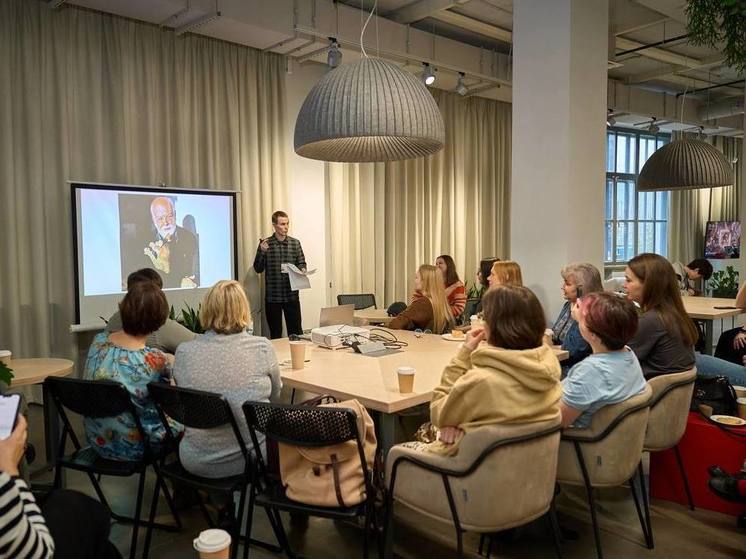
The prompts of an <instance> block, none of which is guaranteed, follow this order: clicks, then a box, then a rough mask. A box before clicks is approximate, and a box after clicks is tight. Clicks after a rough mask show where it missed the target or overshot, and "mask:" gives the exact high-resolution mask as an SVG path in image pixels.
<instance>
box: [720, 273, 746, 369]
mask: <svg viewBox="0 0 746 559" xmlns="http://www.w3.org/2000/svg"><path fill="white" fill-rule="evenodd" d="M736 307H738V308H739V309H746V282H744V283H743V284H742V285H741V287H740V289H739V290H738V294H737V295H736ZM744 328H745V327H738V328H733V329H731V330H726V331H725V332H723V333H722V334H721V335H720V339H718V345H717V348H716V349H715V357H719V358H720V359H725V360H726V361H730V362H731V363H735V364H737V365H746V363H745V362H744V356H746V330H745V329H744Z"/></svg>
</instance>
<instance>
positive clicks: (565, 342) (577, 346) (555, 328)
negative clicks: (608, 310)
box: [552, 262, 604, 369]
mask: <svg viewBox="0 0 746 559" xmlns="http://www.w3.org/2000/svg"><path fill="white" fill-rule="evenodd" d="M560 275H561V276H562V280H563V283H562V287H561V289H562V296H563V297H564V299H565V304H564V305H563V306H562V309H561V310H560V313H559V316H558V317H557V320H555V321H554V324H553V325H552V343H553V344H555V345H561V346H562V349H564V350H565V351H567V352H569V354H570V356H569V357H568V359H567V360H566V361H564V362H563V363H562V368H563V369H569V368H570V367H572V366H573V365H575V363H578V362H579V361H582V360H583V359H585V358H586V357H588V356H589V355H590V354H591V346H590V345H588V342H586V341H585V339H584V338H583V336H581V334H580V330H579V328H578V323H577V321H576V320H575V319H574V318H573V316H572V308H573V306H574V305H575V302H576V301H578V298H579V297H584V296H586V295H589V294H590V293H596V292H599V291H603V290H604V289H603V284H602V283H601V274H600V273H599V271H598V268H596V267H595V266H594V265H593V264H589V263H587V262H579V263H575V264H569V265H567V266H565V267H564V268H562V271H561V272H560Z"/></svg>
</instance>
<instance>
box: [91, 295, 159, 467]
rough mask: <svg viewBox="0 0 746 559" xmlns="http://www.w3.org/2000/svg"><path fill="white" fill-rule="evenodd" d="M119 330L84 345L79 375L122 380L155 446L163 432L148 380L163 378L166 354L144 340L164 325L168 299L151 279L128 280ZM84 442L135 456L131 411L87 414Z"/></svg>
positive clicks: (116, 455)
mask: <svg viewBox="0 0 746 559" xmlns="http://www.w3.org/2000/svg"><path fill="white" fill-rule="evenodd" d="M119 312H120V314H121V317H122V328H123V329H122V330H119V331H117V332H101V333H100V334H98V335H97V336H96V337H95V338H94V339H93V343H92V344H91V348H90V349H89V350H88V358H87V359H86V363H85V371H84V377H85V378H86V379H89V380H112V381H115V382H119V383H121V384H123V385H124V387H125V388H126V389H127V391H128V392H129V393H130V396H131V397H132V402H133V403H134V404H135V409H136V410H137V413H138V416H139V419H140V424H141V425H142V427H143V429H144V430H145V433H146V434H147V436H148V442H149V444H150V445H151V448H152V449H153V451H154V452H157V450H158V445H159V444H160V443H161V442H162V441H163V439H164V437H165V430H164V428H163V425H162V424H161V420H160V418H159V417H158V412H157V411H156V409H155V406H154V405H153V403H152V402H151V401H150V399H149V397H148V383H149V382H152V381H160V380H167V357H166V354H164V353H163V352H161V351H160V350H158V349H153V348H150V347H147V346H146V345H145V341H146V339H147V337H148V334H150V333H151V332H155V331H156V330H157V329H158V328H160V327H161V326H163V323H164V322H165V321H166V318H167V317H168V303H167V302H166V296H165V295H164V294H163V291H161V289H160V288H159V287H158V286H157V285H155V284H154V283H147V282H146V283H139V284H137V285H134V286H132V288H131V289H130V290H129V291H128V292H127V295H126V296H125V297H124V299H123V300H122V302H121V303H119ZM85 432H86V439H87V440H88V444H90V445H91V446H92V447H93V448H95V449H96V450H97V451H98V453H99V454H100V455H101V456H102V457H104V458H108V459H110V460H138V459H140V458H141V457H142V454H143V448H144V447H143V441H142V437H141V436H140V433H139V432H138V430H137V426H136V425H135V422H134V419H133V418H132V416H131V415H130V414H126V413H125V414H121V415H119V416H117V417H109V418H86V419H85Z"/></svg>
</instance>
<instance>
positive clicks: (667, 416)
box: [643, 367, 697, 543]
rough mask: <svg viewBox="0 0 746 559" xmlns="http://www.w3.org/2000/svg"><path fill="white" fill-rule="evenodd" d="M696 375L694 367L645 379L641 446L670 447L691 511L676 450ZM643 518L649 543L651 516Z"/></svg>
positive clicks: (691, 502) (653, 449) (647, 448)
mask: <svg viewBox="0 0 746 559" xmlns="http://www.w3.org/2000/svg"><path fill="white" fill-rule="evenodd" d="M696 378H697V369H696V367H695V368H693V369H689V370H688V371H684V372H683V373H673V374H668V375H660V376H657V377H654V378H651V379H650V380H649V381H648V385H649V386H650V388H651V390H652V391H653V395H652V396H651V398H650V417H649V418H648V430H647V433H646V434H645V444H644V447H643V449H644V450H645V451H647V452H659V451H661V450H668V449H669V448H673V450H674V453H675V455H676V462H677V463H678V465H679V471H680V472H681V479H682V481H683V482H684V490H685V491H686V498H687V500H688V501H689V508H690V509H692V510H694V499H693V498H692V492H691V490H690V489H689V480H688V479H687V477H686V470H685V469H684V463H683V462H682V460H681V454H680V453H679V441H680V440H681V437H682V436H683V435H684V431H685V430H686V422H687V418H688V417H689V407H690V406H691V401H692V392H693V391H694V381H695V379H696ZM646 520H647V525H648V534H649V535H650V542H651V543H652V541H653V527H652V525H651V524H650V517H646Z"/></svg>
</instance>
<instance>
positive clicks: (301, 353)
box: [290, 340, 306, 369]
mask: <svg viewBox="0 0 746 559" xmlns="http://www.w3.org/2000/svg"><path fill="white" fill-rule="evenodd" d="M290 360H291V361H292V362H293V369H302V368H303V366H304V363H305V360H306V342H304V341H301V340H298V341H295V342H290Z"/></svg>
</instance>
